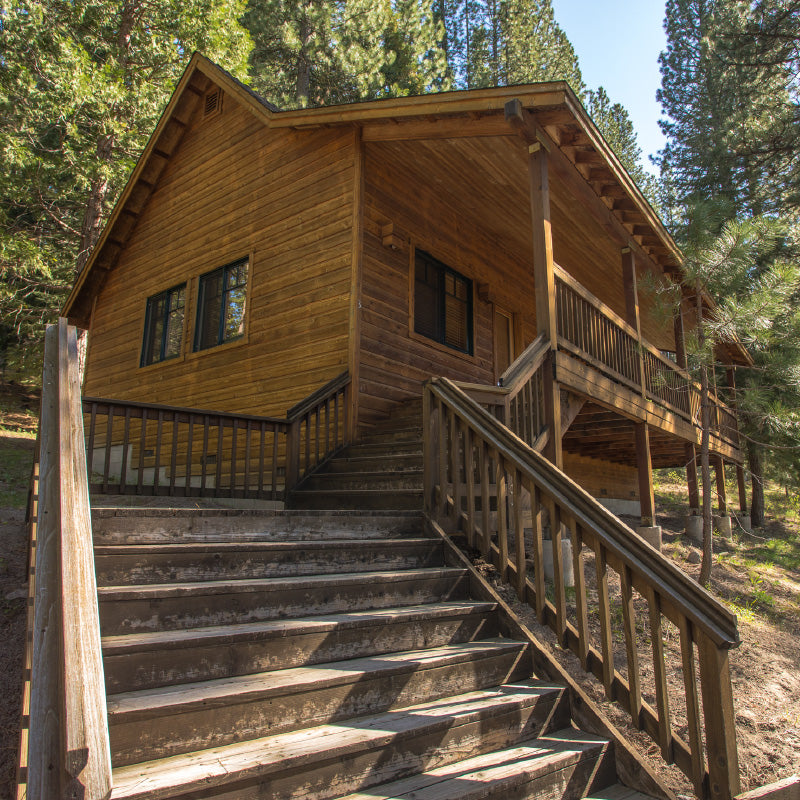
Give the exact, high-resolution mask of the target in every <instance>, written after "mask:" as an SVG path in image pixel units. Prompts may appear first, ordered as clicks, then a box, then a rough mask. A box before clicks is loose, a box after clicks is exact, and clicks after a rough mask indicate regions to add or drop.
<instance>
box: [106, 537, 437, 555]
mask: <svg viewBox="0 0 800 800" xmlns="http://www.w3.org/2000/svg"><path fill="white" fill-rule="evenodd" d="M438 544H439V542H437V541H436V539H432V538H430V537H415V538H410V537H409V538H407V539H383V538H381V539H378V538H376V539H367V540H365V539H311V540H306V541H292V540H289V541H276V542H269V541H266V542H265V541H234V542H231V541H218V542H216V541H208V540H205V541H202V542H176V543H167V544H108V545H105V544H104V545H96V546H95V548H94V552H95V555H128V554H130V555H136V554H137V553H150V552H155V553H159V554H161V553H163V554H168V553H226V552H231V553H235V552H239V551H245V552H247V551H279V552H289V553H291V552H297V551H298V550H299V549H302V550H328V549H339V550H346V549H347V548H349V547H357V548H359V549H363V548H365V547H368V548H373V547H374V548H376V549H377V548H380V549H387V550H388V549H392V548H404V547H426V546H427V547H430V546H431V545H438ZM298 545H301V548H299V547H298Z"/></svg>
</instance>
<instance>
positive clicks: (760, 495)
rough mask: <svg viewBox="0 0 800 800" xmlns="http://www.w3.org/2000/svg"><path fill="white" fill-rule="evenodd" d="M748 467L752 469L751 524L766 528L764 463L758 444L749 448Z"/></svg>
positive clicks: (755, 526)
mask: <svg viewBox="0 0 800 800" xmlns="http://www.w3.org/2000/svg"><path fill="white" fill-rule="evenodd" d="M747 466H748V467H749V468H750V483H751V487H752V499H751V501H750V523H751V524H752V526H753V527H754V528H762V527H763V526H764V462H763V460H762V458H761V450H760V448H759V446H758V445H757V444H754V443H753V442H750V443H749V444H748V446H747Z"/></svg>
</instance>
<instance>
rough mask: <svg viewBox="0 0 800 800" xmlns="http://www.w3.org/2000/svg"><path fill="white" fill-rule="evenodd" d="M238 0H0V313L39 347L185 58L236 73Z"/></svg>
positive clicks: (240, 68)
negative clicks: (203, 58) (203, 56)
mask: <svg viewBox="0 0 800 800" xmlns="http://www.w3.org/2000/svg"><path fill="white" fill-rule="evenodd" d="M243 10H244V9H243V5H242V3H241V2H240V0H188V2H182V3H178V2H177V0H156V1H153V0H148V2H145V0H123V2H119V3H113V4H111V3H105V2H102V1H101V0H73V1H70V2H67V0H2V5H0V26H2V42H3V52H2V58H0V152H2V158H3V164H4V169H3V170H2V171H0V197H2V200H0V313H1V314H2V317H3V319H4V320H6V321H8V322H9V323H10V326H11V327H12V335H11V337H10V338H11V345H12V350H13V354H15V357H16V358H17V360H19V359H20V358H21V357H23V356H24V357H25V359H26V361H27V364H26V366H27V367H28V368H29V370H34V369H35V363H34V360H33V359H31V358H30V356H31V355H32V354H31V353H29V352H27V350H26V346H27V345H28V344H31V343H38V342H39V340H40V338H41V330H40V326H41V323H42V322H43V321H45V320H48V319H52V317H53V316H54V314H55V312H56V310H57V309H58V307H59V306H60V304H61V302H62V300H63V298H64V296H65V293H66V290H67V288H68V287H69V285H70V284H71V282H72V280H73V278H74V275H75V270H76V266H77V268H78V269H80V268H81V267H82V266H83V264H84V263H85V261H86V259H87V257H88V254H89V252H90V250H91V247H92V246H93V245H94V243H95V242H96V240H97V237H98V236H99V233H100V230H101V227H102V224H103V223H104V221H105V218H106V216H107V213H108V211H109V208H110V206H111V204H112V203H113V202H114V200H115V199H116V197H117V195H118V193H119V191H120V189H121V187H122V185H123V183H124V180H125V178H126V177H127V174H128V173H129V171H130V168H131V166H132V164H133V161H134V160H135V158H136V157H137V156H138V153H139V152H140V151H141V149H142V147H143V146H144V144H145V142H146V140H147V137H148V136H149V134H150V132H151V131H152V129H153V128H154V127H155V124H156V122H157V120H158V116H159V115H160V113H161V111H162V109H163V106H164V103H165V102H166V99H167V97H168V96H169V92H170V91H171V89H172V87H173V85H174V83H175V80H176V78H177V77H178V76H179V74H180V72H181V70H182V69H183V66H184V65H185V63H186V61H187V60H188V58H189V57H190V56H191V53H192V52H193V51H194V50H196V49H200V50H203V51H204V52H205V53H207V54H208V55H209V56H210V57H212V58H214V59H216V60H219V61H221V62H222V63H223V64H225V65H226V66H227V67H228V68H230V69H231V70H232V71H234V72H238V73H239V74H240V75H242V74H244V70H245V68H246V59H247V53H248V50H249V48H250V40H249V37H248V35H247V32H246V31H245V30H244V29H243V28H242V27H241V25H239V23H238V18H239V17H240V16H241V14H242V12H243Z"/></svg>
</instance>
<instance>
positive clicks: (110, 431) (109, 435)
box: [103, 403, 114, 494]
mask: <svg viewBox="0 0 800 800" xmlns="http://www.w3.org/2000/svg"><path fill="white" fill-rule="evenodd" d="M113 436H114V406H112V405H111V403H109V404H108V419H107V420H106V453H105V459H104V460H103V494H108V482H109V477H108V473H109V472H110V471H111V442H112V441H113Z"/></svg>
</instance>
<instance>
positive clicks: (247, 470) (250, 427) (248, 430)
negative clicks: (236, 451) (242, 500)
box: [244, 420, 253, 497]
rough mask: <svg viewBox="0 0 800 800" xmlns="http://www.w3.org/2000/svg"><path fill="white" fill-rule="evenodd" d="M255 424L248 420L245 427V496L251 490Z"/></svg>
mask: <svg viewBox="0 0 800 800" xmlns="http://www.w3.org/2000/svg"><path fill="white" fill-rule="evenodd" d="M252 430H253V425H252V422H251V421H250V420H247V427H246V428H245V432H244V435H245V440H244V496H245V497H247V493H248V492H249V491H250V437H251V435H252Z"/></svg>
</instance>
